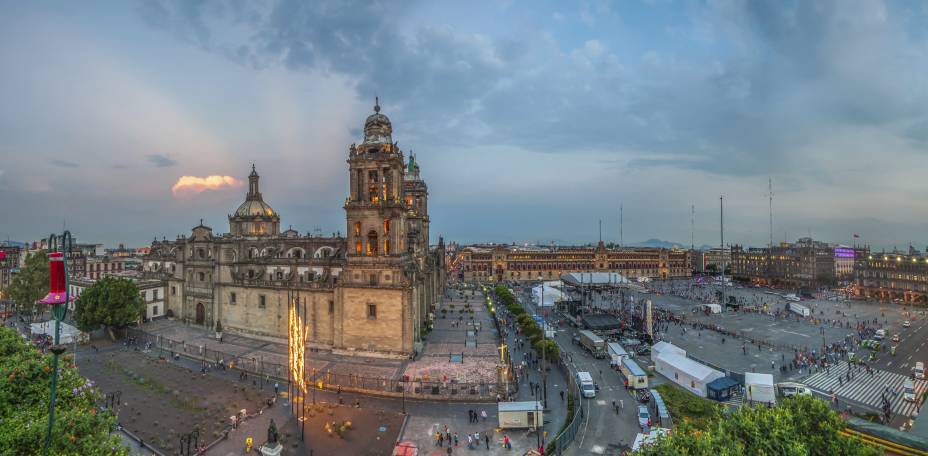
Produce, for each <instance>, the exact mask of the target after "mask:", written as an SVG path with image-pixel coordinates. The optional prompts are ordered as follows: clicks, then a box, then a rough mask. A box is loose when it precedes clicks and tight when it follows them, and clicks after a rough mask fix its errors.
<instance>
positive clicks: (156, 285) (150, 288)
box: [68, 276, 166, 321]
mask: <svg viewBox="0 0 928 456" xmlns="http://www.w3.org/2000/svg"><path fill="white" fill-rule="evenodd" d="M123 278H126V279H129V280H132V281H133V282H135V285H136V286H137V287H139V294H140V295H141V297H142V302H143V303H144V304H145V316H144V317H145V320H146V321H149V320H153V319H156V318H161V317H164V315H165V311H166V309H165V305H164V298H165V283H164V281H163V280H159V279H147V280H145V279H143V280H139V279H138V278H135V277H127V276H123ZM97 280H98V279H91V278H88V277H81V278H75V279H71V281H70V282H69V284H68V286H69V287H70V293H71V296H74V297H80V295H81V294H82V293H83V292H84V290H85V289H87V288H90V287H92V286H93V284H95V283H96V282H97ZM68 308H69V310H74V303H73V302H72V303H70V304H68Z"/></svg>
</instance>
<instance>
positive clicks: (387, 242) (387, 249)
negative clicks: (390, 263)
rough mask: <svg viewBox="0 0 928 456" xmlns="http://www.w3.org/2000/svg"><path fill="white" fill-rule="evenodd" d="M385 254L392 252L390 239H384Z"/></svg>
mask: <svg viewBox="0 0 928 456" xmlns="http://www.w3.org/2000/svg"><path fill="white" fill-rule="evenodd" d="M383 254H384V255H389V254H390V240H389V239H384V240H383Z"/></svg>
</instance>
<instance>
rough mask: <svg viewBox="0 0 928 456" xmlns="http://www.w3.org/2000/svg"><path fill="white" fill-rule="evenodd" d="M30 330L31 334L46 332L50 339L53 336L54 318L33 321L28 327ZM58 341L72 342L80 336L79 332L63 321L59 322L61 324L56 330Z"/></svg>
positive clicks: (63, 342)
mask: <svg viewBox="0 0 928 456" xmlns="http://www.w3.org/2000/svg"><path fill="white" fill-rule="evenodd" d="M29 329H30V330H31V331H32V335H33V336H35V335H38V334H48V335H49V336H50V337H52V339H54V337H55V320H49V321H43V322H41V323H33V324H32V325H30V328H29ZM58 331H59V332H58V335H59V342H61V343H62V344H70V343H74V341H76V340H79V339H80V337H81V332H80V331H79V330H78V329H77V328H75V327H73V326H71V325H69V324H67V323H65V322H61V326H60V327H59V330H58Z"/></svg>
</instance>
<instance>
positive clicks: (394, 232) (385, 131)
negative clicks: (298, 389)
mask: <svg viewBox="0 0 928 456" xmlns="http://www.w3.org/2000/svg"><path fill="white" fill-rule="evenodd" d="M374 111H375V112H374V113H373V114H372V115H370V116H369V117H368V118H367V120H366V122H365V124H364V139H363V142H362V143H361V144H352V145H351V146H350V147H349V148H348V156H347V163H348V173H349V191H348V196H347V198H346V199H345V202H344V206H343V208H344V210H345V216H346V225H347V230H346V235H345V236H342V235H340V234H339V235H335V234H333V235H332V236H319V235H311V234H301V233H299V232H298V231H296V230H293V229H288V230H286V231H284V232H281V231H280V227H281V224H280V215H279V214H278V213H277V212H275V211H274V209H272V208H271V206H270V205H269V204H267V203H266V202H265V201H264V198H263V195H262V194H261V191H260V188H259V179H260V178H259V176H258V173H257V171H256V170H255V169H254V167H252V172H251V175H250V176H249V177H248V193H247V195H246V197H245V201H244V202H243V203H242V204H241V205H240V206H239V207H238V209H237V210H236V211H235V212H234V213H233V214H231V215H229V217H228V220H229V232H228V233H224V234H218V233H214V232H213V230H212V228H210V227H208V226H205V225H204V224H203V223H202V221H201V223H200V224H199V225H198V226H196V227H194V228H193V229H192V232H191V234H190V236H182V237H178V238H177V239H175V240H161V241H158V240H155V241H154V242H153V243H152V245H151V252H150V253H149V255H147V256H146V257H145V259H144V264H143V271H144V274H145V275H146V276H148V277H160V278H162V279H163V280H164V281H165V283H166V296H165V298H166V299H165V306H166V307H167V312H168V314H169V316H173V317H175V318H178V319H181V320H183V321H186V322H189V323H190V324H194V325H201V326H204V327H206V328H214V327H215V325H216V322H219V321H221V322H222V328H223V331H225V332H229V333H234V334H242V335H247V336H251V337H255V338H259V339H267V340H271V341H275V342H282V341H286V340H287V336H288V333H289V331H290V328H288V313H289V306H288V303H289V298H288V296H290V295H291V294H293V295H296V296H297V297H298V298H299V299H300V300H301V302H303V303H304V304H305V308H306V318H305V324H306V330H307V332H306V334H305V339H306V343H307V345H308V346H310V347H314V348H318V349H325V350H332V351H333V352H336V353H346V354H359V355H360V354H364V355H373V356H394V357H408V356H410V355H412V354H413V352H414V351H416V350H419V349H420V344H421V338H422V336H423V331H424V328H425V325H426V323H427V322H428V319H429V314H430V310H431V309H432V307H433V306H434V305H436V304H437V303H438V301H439V300H441V299H442V294H443V293H442V290H443V287H444V283H445V279H446V277H445V276H446V271H445V267H444V264H445V263H444V242H443V240H441V238H439V241H438V244H437V246H433V247H430V245H429V216H428V188H427V186H426V184H425V182H424V181H423V180H422V178H421V177H420V173H419V171H420V170H419V164H418V163H417V162H416V160H415V157H414V156H413V155H412V154H411V153H410V155H409V158H408V160H406V159H404V154H403V151H402V150H400V148H399V147H398V146H397V143H395V142H393V139H392V134H393V127H392V124H391V123H390V120H389V119H388V118H387V116H385V115H384V114H381V113H380V105H379V103H377V104H375V106H374Z"/></svg>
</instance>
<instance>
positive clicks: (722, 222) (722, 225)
mask: <svg viewBox="0 0 928 456" xmlns="http://www.w3.org/2000/svg"><path fill="white" fill-rule="evenodd" d="M723 198H724V197H723V196H722V195H719V239H720V241H721V248H722V252H721V254H722V259H723V261H722V264H721V266H722V267H721V268H719V269H721V270H722V295H721V298H722V303H721V304H722V309H723V310H724V309H725V261H724V258H725V207H724V204H723V203H724V199H723Z"/></svg>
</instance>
